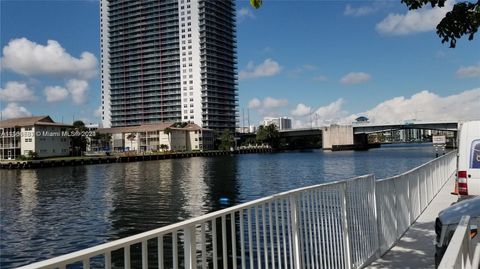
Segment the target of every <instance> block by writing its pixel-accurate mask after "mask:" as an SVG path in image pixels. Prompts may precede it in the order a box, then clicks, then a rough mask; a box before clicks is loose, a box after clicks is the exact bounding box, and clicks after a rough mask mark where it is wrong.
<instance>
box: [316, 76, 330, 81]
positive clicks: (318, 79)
mask: <svg viewBox="0 0 480 269" xmlns="http://www.w3.org/2000/svg"><path fill="white" fill-rule="evenodd" d="M313 80H315V81H327V80H328V78H327V77H326V76H324V75H319V76H316V77H313Z"/></svg>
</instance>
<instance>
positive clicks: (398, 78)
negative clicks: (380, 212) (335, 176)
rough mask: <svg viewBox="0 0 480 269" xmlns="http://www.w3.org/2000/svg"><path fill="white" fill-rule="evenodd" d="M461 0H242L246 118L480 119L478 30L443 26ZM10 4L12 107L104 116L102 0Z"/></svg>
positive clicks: (7, 63)
mask: <svg viewBox="0 0 480 269" xmlns="http://www.w3.org/2000/svg"><path fill="white" fill-rule="evenodd" d="M452 3H453V2H450V1H447V4H446V6H445V8H442V9H440V8H434V9H432V8H430V7H426V8H423V9H421V10H417V11H408V10H407V8H406V7H405V6H404V5H402V4H401V3H400V1H371V2H368V1H367V2H363V1H362V2H358V1H352V2H348V1H347V2H333V1H328V2H327V1H274V0H264V1H263V6H262V8H260V9H258V10H255V9H253V8H251V7H250V5H249V2H248V1H237V22H238V26H237V42H238V73H239V86H238V87H239V98H240V106H239V112H240V113H239V114H240V118H239V123H240V124H242V122H243V119H242V118H241V117H242V115H243V113H242V111H243V110H244V111H245V114H247V113H246V111H247V109H248V110H249V112H250V123H252V124H258V123H260V122H261V121H262V120H263V118H264V117H273V116H288V117H291V118H293V119H294V121H293V122H294V127H306V126H310V125H311V123H312V122H313V123H314V124H319V125H321V124H329V123H349V122H351V121H352V120H353V119H354V118H355V117H356V116H359V115H365V116H367V117H368V118H370V119H371V120H372V121H376V122H392V121H404V120H412V119H421V120H435V119H437V120H452V119H453V120H457V119H480V109H479V106H480V53H479V52H478V48H479V47H480V37H479V34H478V33H477V35H476V36H475V39H474V40H473V41H468V40H466V38H462V39H461V40H460V41H459V42H458V43H457V48H455V49H450V48H448V44H441V41H440V39H439V37H438V36H437V35H436V34H435V26H436V23H437V22H438V21H439V19H440V18H441V17H442V16H443V15H444V14H445V12H447V11H448V10H449V8H451V6H452ZM0 5H1V6H0V10H1V14H0V15H1V21H0V22H1V29H0V46H1V48H2V53H1V57H2V58H1V72H0V88H1V89H0V110H1V111H2V117H3V118H8V117H14V116H22V115H31V114H34V115H51V116H52V117H53V118H54V120H56V121H61V120H62V118H63V121H64V122H71V121H72V119H73V118H75V119H81V120H84V121H85V122H87V123H89V122H100V118H99V115H100V114H99V112H100V110H99V107H100V77H99V68H100V66H99V60H100V44H99V4H98V1H91V0H88V1H21V0H19V1H3V0H2V1H1V2H0Z"/></svg>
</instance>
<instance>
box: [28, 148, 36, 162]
mask: <svg viewBox="0 0 480 269" xmlns="http://www.w3.org/2000/svg"><path fill="white" fill-rule="evenodd" d="M27 157H28V158H29V159H31V160H35V159H38V153H37V152H35V151H33V150H29V151H28V155H27Z"/></svg>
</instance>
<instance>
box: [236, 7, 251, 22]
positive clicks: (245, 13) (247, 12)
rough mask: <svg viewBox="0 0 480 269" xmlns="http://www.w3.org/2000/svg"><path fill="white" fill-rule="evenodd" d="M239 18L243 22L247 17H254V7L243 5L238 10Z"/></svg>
mask: <svg viewBox="0 0 480 269" xmlns="http://www.w3.org/2000/svg"><path fill="white" fill-rule="evenodd" d="M237 18H238V21H239V22H242V21H243V20H245V19H247V18H250V19H254V18H255V15H254V14H253V12H252V9H250V8H248V7H242V8H241V9H239V10H238V11H237Z"/></svg>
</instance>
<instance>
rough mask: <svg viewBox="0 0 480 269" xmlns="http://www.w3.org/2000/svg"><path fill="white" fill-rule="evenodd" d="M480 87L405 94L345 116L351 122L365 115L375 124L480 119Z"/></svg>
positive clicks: (346, 120) (346, 121)
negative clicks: (447, 92)
mask: <svg viewBox="0 0 480 269" xmlns="http://www.w3.org/2000/svg"><path fill="white" fill-rule="evenodd" d="M478 104H480V88H476V89H473V90H468V91H464V92H461V93H459V94H454V95H450V96H445V97H442V96H438V95H437V94H435V93H433V92H429V91H421V92H419V93H416V94H414V95H412V96H411V97H410V98H408V97H407V98H405V97H403V96H400V97H395V98H392V99H389V100H386V101H384V102H382V103H380V104H378V105H377V106H375V107H374V108H372V109H370V110H367V111H365V112H362V113H357V114H352V115H350V116H349V117H346V118H345V119H344V122H345V123H348V122H352V119H355V118H356V117H357V116H366V117H367V118H369V120H370V121H371V122H373V123H401V122H404V121H407V120H417V121H437V120H439V119H441V120H453V121H457V120H474V119H480V112H479V110H478Z"/></svg>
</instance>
